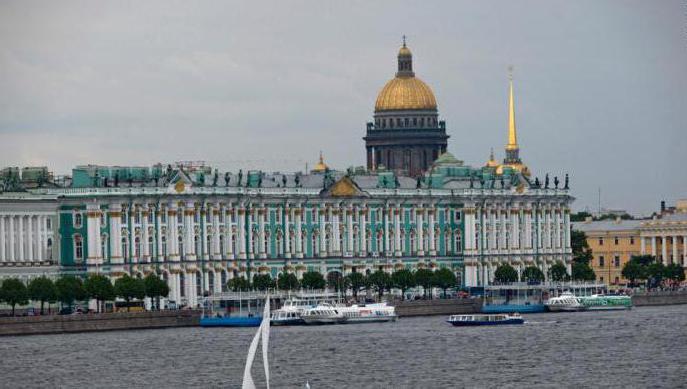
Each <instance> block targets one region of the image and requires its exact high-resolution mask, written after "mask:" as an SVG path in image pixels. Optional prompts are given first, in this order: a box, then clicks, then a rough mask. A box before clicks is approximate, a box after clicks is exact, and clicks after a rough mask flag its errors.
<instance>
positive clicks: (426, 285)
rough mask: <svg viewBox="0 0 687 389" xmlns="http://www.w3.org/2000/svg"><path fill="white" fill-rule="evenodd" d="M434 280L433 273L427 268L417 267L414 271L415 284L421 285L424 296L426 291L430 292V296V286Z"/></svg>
mask: <svg viewBox="0 0 687 389" xmlns="http://www.w3.org/2000/svg"><path fill="white" fill-rule="evenodd" d="M433 282H434V273H433V272H432V271H431V270H429V269H418V270H417V271H416V272H415V283H416V284H417V285H420V286H422V289H424V291H423V295H424V296H425V298H426V297H427V292H430V296H431V291H432V286H433Z"/></svg>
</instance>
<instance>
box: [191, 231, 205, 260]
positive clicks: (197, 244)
mask: <svg viewBox="0 0 687 389" xmlns="http://www.w3.org/2000/svg"><path fill="white" fill-rule="evenodd" d="M193 245H194V246H195V249H196V256H199V255H201V254H202V253H203V251H202V250H203V249H202V248H201V246H200V245H201V242H200V239H199V238H198V235H194V236H193Z"/></svg>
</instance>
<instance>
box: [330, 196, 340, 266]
mask: <svg viewBox="0 0 687 389" xmlns="http://www.w3.org/2000/svg"><path fill="white" fill-rule="evenodd" d="M340 214H341V209H340V208H338V207H337V208H336V209H335V210H334V211H333V212H332V219H333V220H332V222H333V223H332V228H333V230H334V233H333V234H332V235H333V240H334V241H333V242H332V243H333V244H332V251H334V255H341V230H339V215H340Z"/></svg>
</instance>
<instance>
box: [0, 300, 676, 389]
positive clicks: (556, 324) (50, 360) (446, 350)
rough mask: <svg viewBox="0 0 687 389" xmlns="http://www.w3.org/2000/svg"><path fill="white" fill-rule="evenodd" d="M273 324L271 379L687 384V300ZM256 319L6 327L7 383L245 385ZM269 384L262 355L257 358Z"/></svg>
mask: <svg viewBox="0 0 687 389" xmlns="http://www.w3.org/2000/svg"><path fill="white" fill-rule="evenodd" d="M445 319H446V318H445V317H442V316H432V317H418V318H404V319H400V320H399V321H398V322H396V323H371V324H358V325H352V324H349V325H332V326H316V327H273V328H272V333H271V337H270V346H269V349H270V356H269V358H270V368H271V374H270V376H271V387H272V388H303V387H304V384H305V382H306V380H308V381H309V382H310V386H311V388H312V389H319V388H389V387H393V388H395V389H398V388H455V387H475V388H482V387H569V388H573V387H632V388H641V387H654V388H655V387H666V388H676V387H685V386H686V385H687V305H682V306H667V307H640V308H634V309H633V310H631V311H619V312H585V313H556V314H552V313H550V314H536V315H527V316H526V320H527V323H526V324H525V325H521V326H498V327H463V328H460V327H452V326H450V325H449V324H447V323H446V322H445ZM254 333H255V329H254V328H246V329H240V328H213V329H203V328H174V329H164V330H143V331H117V332H101V333H85V334H68V335H39V336H26V337H2V338H0V386H1V387H7V388H17V387H46V388H53V387H81V388H95V387H119V388H158V387H160V388H170V387H175V388H176V387H194V388H195V387H197V388H214V387H218V388H219V387H224V388H239V387H240V386H241V378H242V375H243V368H244V364H245V357H246V353H247V349H248V345H249V343H250V341H251V339H252V337H253V335H254ZM253 376H254V378H255V379H256V383H257V385H258V388H260V387H264V374H263V373H262V362H261V357H260V356H258V357H257V359H256V362H255V365H254V367H253Z"/></svg>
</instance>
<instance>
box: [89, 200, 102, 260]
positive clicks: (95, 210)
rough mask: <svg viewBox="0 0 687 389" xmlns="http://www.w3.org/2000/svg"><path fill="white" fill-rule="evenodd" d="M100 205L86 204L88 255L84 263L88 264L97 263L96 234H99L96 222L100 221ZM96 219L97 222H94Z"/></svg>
mask: <svg viewBox="0 0 687 389" xmlns="http://www.w3.org/2000/svg"><path fill="white" fill-rule="evenodd" d="M99 209H100V207H99V206H98V205H97V204H93V203H89V204H87V205H86V218H85V220H86V230H87V234H86V235H87V236H86V246H87V248H88V257H87V258H86V263H87V264H89V265H98V264H99V262H98V249H97V242H96V236H99V235H100V228H99V226H98V225H97V224H99V223H100V212H99ZM96 219H97V222H98V223H97V224H96Z"/></svg>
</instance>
